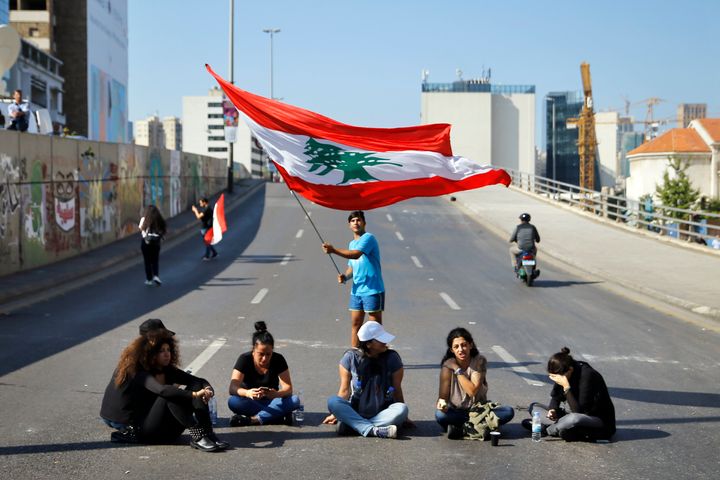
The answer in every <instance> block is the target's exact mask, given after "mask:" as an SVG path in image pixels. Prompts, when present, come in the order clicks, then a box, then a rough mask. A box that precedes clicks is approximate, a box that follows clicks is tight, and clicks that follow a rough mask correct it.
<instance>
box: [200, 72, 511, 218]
mask: <svg viewBox="0 0 720 480" xmlns="http://www.w3.org/2000/svg"><path fill="white" fill-rule="evenodd" d="M205 67H206V68H207V70H208V72H210V74H211V75H212V76H213V77H215V80H217V82H218V84H220V87H221V88H222V89H223V91H224V92H225V95H227V97H228V98H229V99H230V101H232V102H233V104H235V106H236V107H237V109H238V110H239V111H240V112H241V114H243V116H244V120H245V122H246V123H247V125H248V127H249V128H250V131H251V132H252V134H253V135H254V136H255V138H257V140H258V141H259V142H260V144H261V145H262V147H263V149H265V151H266V152H267V153H268V155H269V156H270V158H271V159H272V161H273V163H274V164H275V166H276V167H277V169H278V172H280V174H281V175H282V177H283V178H284V179H285V182H286V183H287V185H288V187H289V188H290V189H291V190H294V191H296V192H298V193H300V194H301V195H302V196H303V197H305V198H307V199H308V200H310V201H312V202H314V203H317V204H319V205H322V206H324V207H328V208H335V209H338V210H369V209H372V208H378V207H383V206H385V205H390V204H393V203H396V202H400V201H402V200H407V199H408V198H412V197H432V196H437V195H445V194H448V193H453V192H457V191H461V190H471V189H473V188H479V187H484V186H486V185H493V184H497V183H502V184H504V185H506V186H507V185H510V181H511V179H510V175H508V173H507V172H506V171H505V170H502V169H499V168H494V167H492V166H490V165H480V164H478V163H476V162H473V161H472V160H468V159H467V158H464V157H458V156H454V155H453V153H452V148H451V147H450V125H449V124H432V125H420V126H414V127H402V128H369V127H356V126H352V125H347V124H344V123H340V122H337V121H335V120H333V119H331V118H328V117H324V116H322V115H320V114H318V113H315V112H311V111H309V110H304V109H302V108H299V107H295V106H292V105H288V104H285V103H282V102H279V101H277V100H271V99H269V98H265V97H261V96H259V95H255V94H252V93H250V92H246V91H244V90H241V89H239V88H237V87H236V86H234V85H232V84H231V83H228V82H227V81H225V80H224V79H223V78H221V77H220V76H219V75H217V74H216V73H215V72H214V71H213V70H212V69H211V68H210V66H209V65H207V64H206V65H205Z"/></svg>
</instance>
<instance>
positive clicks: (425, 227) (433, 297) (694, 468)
mask: <svg viewBox="0 0 720 480" xmlns="http://www.w3.org/2000/svg"><path fill="white" fill-rule="evenodd" d="M307 207H308V209H309V210H310V212H311V215H312V218H313V219H314V221H315V222H316V225H317V227H318V229H319V230H320V232H321V233H322V234H323V236H324V237H325V239H326V240H328V241H330V242H332V243H335V244H337V245H341V246H344V245H345V244H346V243H347V242H348V241H349V239H350V232H349V230H348V229H347V222H346V215H347V214H346V213H344V212H337V211H332V210H327V209H324V208H321V207H316V206H312V205H307ZM367 221H368V230H369V231H371V232H373V233H374V234H375V235H376V236H377V237H378V240H379V242H380V247H381V251H382V258H383V269H384V276H385V282H386V286H387V309H386V312H385V315H384V319H385V325H386V328H387V329H388V330H389V331H390V332H392V333H394V334H396V335H397V338H396V340H395V342H394V347H395V348H396V349H397V350H398V352H399V353H400V355H401V356H402V358H403V361H404V363H405V368H406V375H405V381H404V390H405V396H406V399H407V401H408V404H409V407H410V416H411V418H412V419H413V420H414V421H415V423H416V424H417V428H415V429H412V430H404V431H403V432H402V434H403V435H402V438H401V439H399V440H395V441H393V440H380V439H374V438H368V439H364V438H357V437H337V436H336V435H335V433H334V430H333V428H332V427H329V426H325V425H320V422H321V420H322V418H323V417H324V416H325V415H326V410H327V409H326V403H325V402H326V399H327V397H328V396H329V395H332V394H335V393H336V392H337V362H338V360H339V359H340V357H341V356H342V354H343V352H344V351H345V350H346V348H347V343H348V337H349V315H348V312H347V310H346V304H347V287H342V286H338V285H337V282H336V272H335V270H334V267H333V266H332V264H331V263H330V261H329V260H328V258H327V257H326V256H325V255H324V254H323V253H322V251H321V248H320V241H319V240H318V238H317V236H316V235H315V232H314V231H313V229H312V227H311V225H310V223H309V222H308V221H307V220H306V219H305V218H304V217H303V214H302V211H301V210H300V208H299V207H298V205H297V203H296V202H295V200H294V199H293V198H292V197H291V196H290V195H289V194H288V191H287V189H286V188H285V186H284V185H279V184H268V185H267V187H266V189H264V190H262V189H261V190H259V191H258V193H257V194H255V195H254V196H253V197H252V198H250V199H249V200H248V201H247V202H246V203H245V204H244V205H243V206H242V207H241V208H238V209H236V210H235V211H233V212H232V213H231V214H230V216H229V217H228V224H229V225H230V230H229V231H228V233H227V235H226V238H225V239H224V240H223V242H222V243H221V244H220V246H219V249H218V250H219V252H220V256H219V257H218V258H217V259H216V260H215V261H212V262H201V261H200V257H201V255H202V253H203V248H202V245H201V244H200V240H199V239H197V238H192V239H189V240H187V241H185V242H181V243H179V244H177V245H175V246H174V247H173V248H170V249H166V250H165V251H163V252H162V253H161V277H162V278H163V281H164V284H163V286H162V287H159V288H155V287H152V288H150V287H146V286H145V285H144V284H143V280H144V277H143V273H142V266H140V265H136V266H133V267H131V268H128V269H127V270H124V271H121V272H119V273H114V274H111V275H109V276H108V277H106V278H105V279H103V280H100V281H97V282H94V283H93V284H91V285H87V286H85V287H83V288H81V289H78V290H74V291H71V292H68V293H66V294H64V295H62V296H60V297H56V298H54V299H51V300H48V301H45V302H42V303H38V304H35V305H32V306H29V307H26V308H24V309H22V310H21V311H18V312H16V313H14V314H13V315H12V316H6V317H3V318H0V322H2V333H1V334H0V346H1V347H2V348H0V404H1V405H2V406H3V407H2V422H1V423H0V455H1V456H0V468H1V470H0V471H2V472H3V474H2V475H3V478H12V479H24V478H28V479H31V478H32V479H40V478H77V479H85V478H88V479H90V478H93V479H95V478H123V479H129V478H170V477H175V478H193V477H195V476H196V475H202V476H203V477H205V478H217V479H220V478H238V477H248V476H253V477H259V478H340V477H342V478H371V477H385V478H415V477H418V476H420V475H422V476H424V477H427V478H437V477H440V476H441V475H442V476H444V477H450V478H453V477H454V478H458V477H459V476H468V475H471V476H472V477H480V478H484V477H487V478H498V477H501V476H502V477H505V478H528V477H532V476H534V477H535V478H549V477H550V476H551V475H552V476H553V477H556V476H558V475H561V476H562V477H563V478H604V479H608V478H657V479H662V478H668V479H671V478H672V479H677V478H716V474H717V471H719V470H720V462H719V460H718V456H717V451H718V445H720V442H719V440H720V433H719V432H718V431H715V430H716V428H717V426H718V422H719V421H720V373H718V372H719V371H720V370H719V369H718V367H720V359H719V358H718V353H720V352H719V349H718V334H716V333H714V332H710V331H704V330H702V328H700V327H698V326H695V325H691V324H687V323H683V322H682V321H679V320H677V319H675V318H673V317H668V316H665V315H663V314H660V313H658V312H656V311H654V310H651V309H649V308H647V307H646V306H644V305H641V304H639V303H634V302H633V301H630V300H628V299H626V298H624V297H619V296H615V295H613V294H611V293H610V292H608V291H607V290H606V289H603V288H601V285H598V284H595V283H592V282H588V281H586V280H583V279H582V278H583V277H582V276H580V275H575V274H573V273H572V272H566V271H563V270H560V269H558V268H555V267H554V266H552V265H550V264H542V263H541V269H542V276H541V277H540V278H539V279H538V280H537V282H536V284H535V286H534V287H533V288H527V287H525V286H523V285H522V284H521V283H519V282H518V281H517V280H515V279H514V277H513V275H512V274H511V272H510V269H509V268H510V267H509V259H508V254H507V244H506V242H505V239H500V238H497V237H496V236H494V235H492V234H491V233H489V232H488V231H486V230H484V229H483V228H482V226H480V225H478V224H477V223H476V222H474V221H473V220H472V219H471V218H469V217H467V216H465V215H464V214H463V213H461V211H460V210H459V209H457V208H456V207H455V206H454V205H453V204H451V203H449V202H447V200H446V199H442V198H435V199H416V200H413V201H408V202H404V203H401V204H398V205H394V206H391V207H387V208H383V209H379V210H377V211H372V212H368V213H367ZM539 228H540V231H541V234H542V225H539ZM540 247H541V250H540V256H539V261H540V262H542V245H540ZM337 261H338V265H339V266H340V268H341V269H342V268H344V264H343V263H341V262H340V259H338V260H337ZM148 317H160V318H162V319H163V321H164V322H165V324H166V325H167V326H168V327H169V328H171V329H172V330H175V331H176V332H177V333H178V335H177V338H178V339H179V340H180V345H181V354H182V363H183V365H188V364H190V363H191V362H192V361H193V360H194V359H196V358H197V357H198V356H199V355H200V354H201V353H202V352H203V351H205V350H206V348H207V347H208V346H210V345H211V344H214V345H216V346H220V348H219V349H214V350H213V351H216V353H214V355H212V356H211V357H210V358H209V360H208V361H207V363H205V364H204V365H202V366H201V367H200V369H199V370H197V369H196V371H195V372H194V373H196V374H198V375H200V376H202V377H205V378H207V379H208V380H209V381H210V382H211V383H212V384H213V385H214V386H215V387H216V391H217V392H218V394H219V414H220V417H221V419H220V425H219V426H218V429H217V432H218V434H219V435H220V436H221V437H222V438H223V439H225V440H227V441H229V442H231V443H232V444H233V445H234V449H232V450H229V451H226V452H223V453H218V454H205V453H202V452H198V451H195V450H191V449H190V448H189V447H187V446H186V442H187V440H188V439H189V437H187V436H185V437H184V438H183V440H182V442H181V443H179V444H178V445H170V446H134V445H133V446H126V445H117V444H112V443H110V442H109V437H110V430H109V429H108V428H107V427H105V426H104V425H103V424H102V423H101V422H100V420H99V418H98V412H99V407H100V401H101V398H102V392H103V390H104V388H105V386H106V384H107V382H108V380H109V378H110V375H111V373H112V370H113V368H114V365H115V363H116V362H117V358H118V356H119V354H120V351H121V350H122V349H123V347H124V346H125V345H127V343H128V342H129V341H130V340H131V339H132V338H133V337H134V336H135V335H136V334H137V326H138V325H139V324H140V323H141V321H142V320H144V319H145V318H148ZM257 320H264V321H266V322H267V323H268V326H269V329H270V331H271V332H272V333H273V335H274V336H275V338H276V349H277V351H279V352H281V353H282V354H283V355H284V356H285V357H286V359H287V360H288V363H289V364H290V370H291V374H292V378H293V383H294V384H295V387H296V388H302V389H303V390H304V394H305V401H306V412H307V413H306V422H305V423H306V425H304V426H303V427H302V428H299V427H287V426H268V427H246V428H241V427H240V428H230V427H229V426H228V424H227V421H228V418H229V416H230V412H229V410H228V409H227V406H226V400H227V386H228V384H229V377H230V372H231V370H232V366H233V365H234V362H235V360H236V358H237V356H238V355H239V354H240V353H242V352H244V351H247V350H248V349H249V348H250V341H249V340H250V337H251V335H252V331H253V327H252V325H253V323H254V322H255V321H257ZM455 326H466V327H467V328H469V329H470V331H471V332H472V333H473V335H474V336H475V340H476V344H477V346H478V348H479V349H480V351H481V352H482V353H483V354H484V355H485V356H486V357H487V358H488V360H489V371H488V381H489V384H490V391H489V397H490V398H491V399H493V400H496V401H500V402H502V403H505V404H509V405H513V406H515V407H517V408H518V410H517V411H516V417H515V419H514V420H513V421H512V422H511V423H510V424H508V425H507V426H506V427H504V430H503V438H502V440H501V442H500V443H501V446H500V447H497V448H493V447H491V446H490V444H489V443H488V442H470V441H450V440H448V439H447V438H445V437H444V436H443V435H442V433H441V431H440V428H439V427H438V426H437V425H436V423H435V422H434V417H433V415H434V410H433V408H434V404H435V400H436V398H437V377H438V364H439V361H440V359H441V357H442V355H443V352H444V341H445V336H446V335H447V332H448V331H449V330H450V329H451V328H453V327H455ZM564 345H567V346H568V347H569V348H570V349H571V350H572V352H573V354H574V355H575V356H576V358H578V359H584V360H587V361H589V362H590V363H591V364H592V365H593V366H594V367H595V368H596V369H597V370H598V371H600V372H601V373H602V374H603V376H604V377H605V379H606V382H607V383H608V385H609V387H610V391H611V395H612V397H613V399H614V403H615V408H616V414H617V418H618V433H617V435H616V437H615V438H614V441H613V442H612V443H609V444H582V443H581V444H578V443H573V444H568V443H565V442H563V441H558V440H552V439H549V440H548V439H546V440H544V441H543V442H541V443H539V444H535V443H532V442H531V441H530V438H529V434H528V433H527V432H526V431H525V430H523V429H522V427H521V426H520V424H519V422H520V420H521V419H523V418H526V414H525V413H524V412H523V411H522V408H524V407H526V406H527V405H528V404H529V403H530V402H531V401H536V400H541V401H544V400H547V398H548V394H549V391H550V388H551V387H550V384H549V383H548V381H547V378H546V376H545V374H544V365H545V363H546V361H547V358H548V356H549V355H550V354H552V353H554V352H556V351H558V350H559V349H560V348H561V347H562V346H564Z"/></svg>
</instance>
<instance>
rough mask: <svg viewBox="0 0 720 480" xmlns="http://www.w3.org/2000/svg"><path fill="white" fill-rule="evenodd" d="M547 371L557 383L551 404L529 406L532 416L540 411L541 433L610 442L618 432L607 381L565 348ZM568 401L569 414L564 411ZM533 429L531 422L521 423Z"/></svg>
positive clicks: (571, 439)
mask: <svg viewBox="0 0 720 480" xmlns="http://www.w3.org/2000/svg"><path fill="white" fill-rule="evenodd" d="M547 371H548V373H549V374H550V380H552V381H553V382H555V385H554V386H553V389H552V392H550V405H549V406H547V407H546V406H544V405H540V404H539V403H532V404H530V409H529V411H530V414H531V415H532V414H533V413H534V412H536V411H537V412H540V418H541V421H542V425H543V427H542V433H543V434H547V435H551V436H554V437H560V438H562V439H564V440H567V441H593V440H600V439H603V440H609V439H610V437H612V436H613V434H614V433H615V407H614V406H613V403H612V400H611V399H610V393H609V392H608V389H607V386H606V385H605V380H604V379H603V377H602V375H600V374H599V373H598V372H597V371H595V369H593V368H592V367H591V366H590V365H589V364H588V363H585V362H579V361H576V360H575V359H573V357H572V356H570V349H569V348H567V347H563V348H562V350H560V351H559V352H558V353H556V354H555V355H553V356H552V357H550V360H548V365H547ZM563 402H567V406H568V408H569V410H570V411H569V412H566V411H565V409H563V408H561V403H563ZM522 425H523V427H525V428H527V429H528V430H531V429H532V420H530V419H525V420H523V421H522Z"/></svg>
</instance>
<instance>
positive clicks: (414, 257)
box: [410, 255, 423, 268]
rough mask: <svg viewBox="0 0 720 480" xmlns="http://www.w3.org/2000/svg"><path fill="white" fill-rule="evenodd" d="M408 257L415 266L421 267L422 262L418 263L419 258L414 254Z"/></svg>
mask: <svg viewBox="0 0 720 480" xmlns="http://www.w3.org/2000/svg"><path fill="white" fill-rule="evenodd" d="M410 259H411V260H412V261H413V263H414V264H415V266H416V267H418V268H423V265H422V263H420V260H418V258H417V257H416V256H415V255H413V256H411V257H410Z"/></svg>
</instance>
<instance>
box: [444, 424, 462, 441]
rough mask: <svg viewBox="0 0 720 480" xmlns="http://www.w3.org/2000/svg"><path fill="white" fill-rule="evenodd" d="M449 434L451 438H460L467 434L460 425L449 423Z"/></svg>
mask: <svg viewBox="0 0 720 480" xmlns="http://www.w3.org/2000/svg"><path fill="white" fill-rule="evenodd" d="M447 436H448V438H449V439H450V440H460V439H461V438H463V437H464V436H465V433H464V432H463V429H462V426H460V425H448V428H447Z"/></svg>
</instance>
